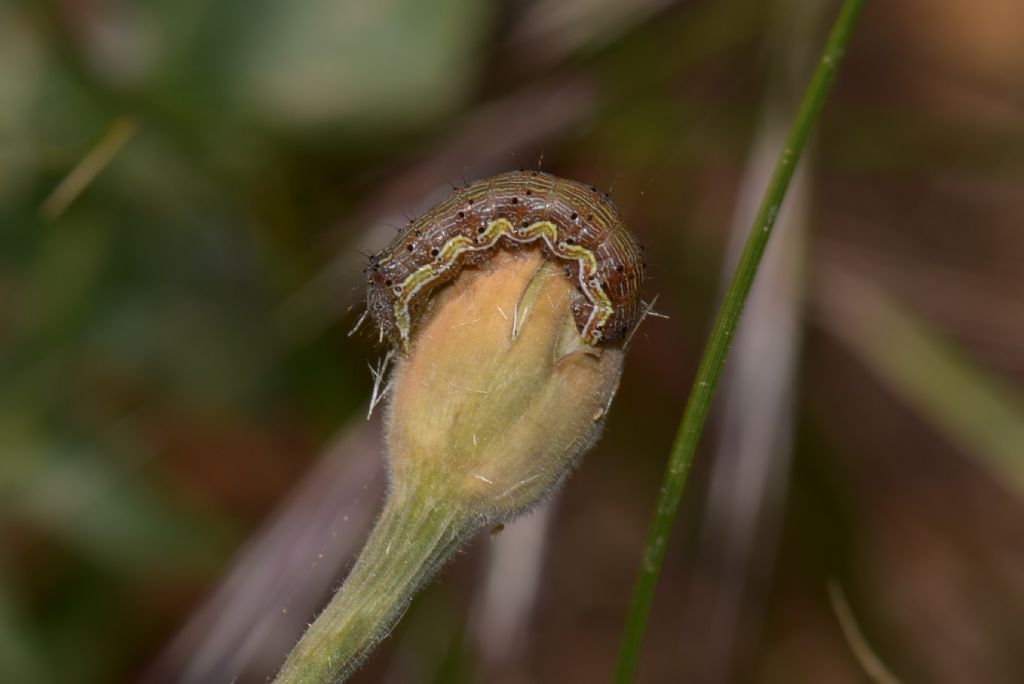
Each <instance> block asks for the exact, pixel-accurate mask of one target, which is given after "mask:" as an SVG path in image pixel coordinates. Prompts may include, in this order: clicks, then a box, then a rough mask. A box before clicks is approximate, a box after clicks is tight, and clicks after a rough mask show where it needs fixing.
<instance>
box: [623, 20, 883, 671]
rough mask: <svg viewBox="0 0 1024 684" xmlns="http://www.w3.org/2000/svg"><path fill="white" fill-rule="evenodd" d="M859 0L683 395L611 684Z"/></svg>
mask: <svg viewBox="0 0 1024 684" xmlns="http://www.w3.org/2000/svg"><path fill="white" fill-rule="evenodd" d="M864 5H865V0H845V2H844V3H843V5H842V7H841V8H840V11H839V15H838V17H837V18H836V21H835V24H834V25H833V27H832V31H831V32H830V34H829V37H828V40H827V42H826V44H825V48H824V50H823V52H822V55H821V58H820V60H819V61H818V65H817V67H816V69H815V71H814V75H813V76H812V78H811V83H810V85H809V86H808V88H807V90H806V92H805V93H804V97H803V100H802V101H801V103H800V107H799V109H798V110H797V114H796V118H795V119H794V121H793V125H792V127H791V128H790V131H789V135H788V136H787V138H786V144H785V146H784V147H783V149H782V152H781V154H780V155H779V159H778V161H777V162H776V165H775V171H774V172H773V174H772V177H771V180H770V181H769V183H768V188H767V189H766V191H765V195H764V198H763V200H762V201H761V206H760V209H759V210H758V212H757V215H756V217H755V218H754V223H753V226H751V229H750V234H749V236H748V237H747V241H746V245H745V246H744V248H743V253H742V255H741V256H740V260H739V263H738V265H737V267H736V272H735V273H734V275H733V278H732V281H731V283H730V285H729V289H728V291H727V292H726V295H725V299H724V300H723V302H722V306H721V308H720V309H719V312H718V317H717V319H716V320H715V325H714V327H713V329H712V331H711V334H710V336H709V339H708V343H707V346H706V347H705V349H704V355H703V357H702V359H701V363H700V367H699V368H698V370H697V376H696V378H695V380H694V384H693V389H692V390H691V392H690V397H689V400H688V401H687V403H686V409H685V411H684V413H683V418H682V421H681V422H680V425H679V430H678V432H677V433H676V438H675V442H674V443H673V445H672V451H671V453H670V455H669V461H668V466H667V468H666V471H665V475H664V478H663V480H662V486H661V490H660V492H659V494H658V500H657V504H656V506H655V511H654V515H653V517H652V520H651V525H650V528H649V530H648V533H647V539H646V542H645V545H644V552H643V557H642V560H641V565H640V569H639V570H638V572H637V576H636V581H635V584H634V587H633V593H632V596H631V599H630V605H629V611H628V613H627V616H626V623H625V626H624V629H623V637H622V645H621V648H620V650H619V659H618V664H617V666H616V670H615V677H614V681H615V682H617V683H618V684H625V683H627V682H631V681H632V680H633V677H634V674H635V672H636V667H637V663H638V662H639V658H640V651H641V647H642V645H643V638H644V633H645V631H646V627H647V620H648V617H649V615H650V612H651V605H652V603H653V600H654V590H655V587H656V585H657V581H658V576H659V574H660V572H661V566H662V562H663V560H664V557H665V547H666V545H667V542H668V537H669V534H670V532H671V531H672V525H673V523H674V521H675V516H676V511H677V510H678V508H679V500H680V498H681V496H682V493H683V488H684V487H685V485H686V477H687V475H688V474H689V472H690V466H691V465H692V463H693V456H694V453H695V452H696V449H697V444H698V442H699V440H700V434H701V432H702V431H703V428H704V423H705V421H706V420H707V415H708V410H709V408H710V405H711V398H712V396H713V394H714V391H715V387H716V385H717V384H718V380H719V377H720V376H721V374H722V367H723V366H724V364H725V359H726V355H727V354H728V351H729V346H730V344H731V342H732V338H733V335H734V334H735V332H736V326H737V325H738V323H739V319H740V316H741V315H742V313H743V307H744V305H745V303H746V301H747V297H748V295H749V294H750V288H751V286H752V284H753V282H754V276H755V275H756V274H757V269H758V267H759V265H760V263H761V258H762V256H763V255H764V250H765V247H766V245H767V244H768V239H769V237H771V233H772V228H773V227H774V225H775V220H776V218H777V217H778V215H779V209H780V207H781V205H782V201H783V199H784V198H785V196H786V191H787V190H788V188H789V183H790V180H791V179H792V177H793V172H794V170H795V169H796V165H797V162H798V161H799V159H800V155H801V153H802V152H803V149H804V146H805V144H806V142H807V138H808V136H809V135H810V132H811V128H812V127H813V125H814V123H815V122H816V121H817V119H818V116H819V115H820V113H821V109H822V105H823V104H824V102H825V97H826V96H827V94H828V92H829V90H830V88H831V85H832V82H833V80H834V79H835V74H836V71H837V70H838V68H839V64H840V62H841V61H842V58H843V56H844V54H845V52H846V46H847V45H848V44H849V41H850V38H851V36H852V34H853V29H854V26H855V25H856V23H857V19H858V18H859V17H860V14H861V12H862V11H863V9H864Z"/></svg>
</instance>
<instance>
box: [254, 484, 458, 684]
mask: <svg viewBox="0 0 1024 684" xmlns="http://www.w3.org/2000/svg"><path fill="white" fill-rule="evenodd" d="M437 501H438V498H437V497H435V496H431V495H430V488H429V487H427V486H415V487H412V488H411V489H410V490H408V491H406V492H396V491H391V492H390V493H389V494H388V497H387V500H386V502H385V504H384V510H383V512H382V513H381V515H380V518H379V519H378V520H377V523H376V524H375V525H374V528H373V531H372V532H371V533H370V537H369V539H367V540H366V545H365V546H364V547H363V551H362V553H360V555H359V560H357V561H356V564H355V566H354V567H353V568H352V572H351V573H350V574H349V576H348V578H346V580H345V583H344V584H343V585H342V586H341V588H340V589H339V590H338V593H337V594H335V595H334V598H332V599H331V602H330V603H329V604H328V605H327V608H325V609H324V611H323V613H321V614H320V616H319V617H317V619H316V621H315V622H313V624H312V625H310V627H309V629H308V630H307V631H306V633H305V634H304V635H303V637H302V639H301V640H300V641H299V643H298V644H296V646H295V648H294V649H293V650H292V652H291V653H290V654H289V656H288V659H287V660H286V661H285V663H284V665H283V666H282V667H281V671H280V673H278V675H277V678H276V679H275V680H274V681H275V682H276V683H277V684H299V683H301V684H333V682H338V681H341V680H343V679H344V678H345V677H347V676H348V675H350V674H351V673H352V672H353V671H354V670H355V669H356V667H358V666H359V665H360V664H361V663H362V661H363V660H364V659H365V658H366V656H367V655H368V654H369V652H370V651H371V650H372V649H373V648H374V646H376V645H377V643H379V642H380V641H381V640H382V639H383V638H384V637H386V636H387V635H388V633H389V632H390V631H391V629H392V628H393V627H394V625H395V623H396V622H398V619H399V618H400V617H401V615H402V613H403V612H404V611H405V608H406V607H407V606H408V605H409V602H410V601H411V600H412V597H413V594H415V592H416V590H417V589H418V588H419V587H420V585H421V584H423V582H425V581H427V580H428V579H429V578H431V577H433V575H434V574H435V572H436V571H437V570H438V569H439V568H440V567H441V565H443V564H444V563H445V562H446V561H447V560H448V559H449V558H450V557H451V556H452V554H453V553H454V552H455V551H456V549H458V548H459V546H461V545H462V543H463V542H464V541H465V540H466V537H467V535H468V534H470V533H471V532H472V531H473V529H475V527H474V526H472V525H469V524H467V523H466V520H465V517H464V516H462V515H461V513H460V512H459V511H457V510H455V509H454V508H453V507H452V506H450V505H438V503H437Z"/></svg>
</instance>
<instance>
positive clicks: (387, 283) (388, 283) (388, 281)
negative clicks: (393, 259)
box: [384, 280, 392, 286]
mask: <svg viewBox="0 0 1024 684" xmlns="http://www.w3.org/2000/svg"><path fill="white" fill-rule="evenodd" d="M391 283H392V281H391V280H385V281H384V284H385V285H389V286H390V285H391Z"/></svg>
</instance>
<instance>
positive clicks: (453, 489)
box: [387, 250, 623, 524]
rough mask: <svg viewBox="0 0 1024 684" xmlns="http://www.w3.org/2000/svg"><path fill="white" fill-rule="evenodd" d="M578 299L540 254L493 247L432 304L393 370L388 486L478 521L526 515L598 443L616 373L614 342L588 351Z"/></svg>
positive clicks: (619, 356) (618, 351) (619, 354)
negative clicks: (425, 495)
mask: <svg viewBox="0 0 1024 684" xmlns="http://www.w3.org/2000/svg"><path fill="white" fill-rule="evenodd" d="M575 296H578V295H577V292H576V290H575V289H574V287H573V284H572V283H571V282H570V281H569V280H568V279H566V278H565V276H564V275H563V273H562V271H561V270H560V269H558V268H557V267H556V266H555V265H554V264H552V263H551V262H550V261H548V260H545V259H544V258H543V257H542V255H541V253H540V252H539V251H536V250H531V251H529V252H523V253H508V252H501V253H499V254H497V255H496V256H495V257H494V258H493V259H492V261H491V262H489V264H488V266H487V267H486V268H484V269H482V270H478V271H472V272H465V273H463V274H462V275H461V276H460V278H459V280H458V281H457V282H456V283H454V284H453V285H452V286H451V287H449V288H447V289H446V290H445V291H443V292H441V293H439V294H438V295H437V296H436V297H435V299H434V301H433V311H432V313H431V315H430V317H429V320H428V321H426V322H425V324H424V325H423V326H422V329H421V330H420V332H419V335H418V338H417V339H416V342H415V345H414V347H413V349H412V351H411V353H410V354H409V355H408V356H406V357H405V358H403V359H402V360H401V361H400V363H399V365H398V368H397V370H396V374H395V377H394V386H393V388H392V393H393V394H392V397H393V399H392V402H391V406H390V410H389V415H388V423H387V440H388V452H389V456H390V469H391V478H392V479H391V482H392V487H393V488H395V489H396V490H400V489H405V488H408V487H416V486H421V485H422V484H423V483H428V484H429V486H430V487H431V488H432V489H433V491H434V492H435V494H436V495H437V496H439V497H441V498H440V499H439V502H440V501H443V505H447V506H453V507H456V508H458V509H460V510H462V511H464V514H465V515H469V516H471V517H473V518H474V519H476V520H477V521H478V523H479V524H489V523H494V522H504V521H506V520H508V519H509V518H511V517H513V516H515V515H517V514H519V513H521V512H523V511H525V510H527V509H529V508H530V507H531V506H533V505H534V504H536V503H537V502H538V501H539V500H540V499H542V498H543V497H544V495H545V494H547V493H548V492H550V491H551V490H552V488H554V487H555V486H556V485H557V484H558V483H559V482H560V481H561V480H562V478H563V477H564V476H565V475H566V473H567V472H568V471H569V469H570V468H571V467H572V465H573V463H574V462H575V461H576V459H577V458H578V457H579V455H580V454H581V453H583V451H585V450H586V449H587V448H589V447H590V446H591V445H592V444H593V443H594V441H595V440H596V438H597V436H598V434H599V432H600V430H601V427H602V425H603V423H604V416H605V413H606V410H607V407H608V405H609V403H610V402H611V400H612V397H613V396H614V394H615V390H616V388H617V386H618V383H619V376H620V375H621V373H622V360H623V350H622V347H621V346H592V345H589V344H586V343H585V342H584V341H583V340H582V338H581V337H580V334H579V332H578V331H577V328H576V324H575V322H574V320H573V316H572V301H573V298H574V297H575Z"/></svg>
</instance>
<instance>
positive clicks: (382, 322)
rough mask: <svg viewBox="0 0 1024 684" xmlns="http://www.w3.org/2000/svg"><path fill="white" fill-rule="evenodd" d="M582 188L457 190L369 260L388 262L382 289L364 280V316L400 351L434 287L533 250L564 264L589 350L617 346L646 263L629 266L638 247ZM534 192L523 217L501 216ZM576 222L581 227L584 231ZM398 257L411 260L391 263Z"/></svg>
mask: <svg viewBox="0 0 1024 684" xmlns="http://www.w3.org/2000/svg"><path fill="white" fill-rule="evenodd" d="M586 188H587V186H584V185H581V184H580V183H577V182H575V181H571V180H565V179H556V178H555V177H554V176H551V175H549V174H547V173H543V172H522V171H520V172H512V173H506V174H501V175H499V176H496V177H494V178H491V179H486V180H482V181H477V182H475V183H470V184H469V185H466V186H465V187H463V188H459V189H458V190H456V192H455V193H454V195H453V196H452V198H451V199H450V200H446V201H444V202H442V203H440V204H438V205H437V206H435V207H434V208H432V209H430V210H429V211H427V212H426V213H425V214H423V215H422V216H420V217H419V218H417V219H414V220H413V222H412V223H411V225H410V226H409V227H408V228H406V229H405V230H404V231H403V232H402V233H401V234H400V235H398V236H397V237H396V238H395V239H394V240H393V241H392V242H391V244H390V245H389V246H388V247H387V249H384V250H382V251H381V252H379V253H378V254H377V255H374V256H373V257H370V265H371V267H372V270H373V271H379V270H383V269H382V268H381V266H380V265H379V264H380V263H381V262H385V263H386V264H387V276H388V280H387V281H386V284H382V281H381V280H377V279H376V278H378V277H379V276H374V275H373V274H372V273H370V274H369V275H368V276H367V281H368V290H367V308H368V310H369V312H370V314H371V315H372V316H373V318H374V320H375V322H376V323H377V327H378V328H380V329H381V330H382V331H383V332H384V334H385V335H386V336H387V337H388V338H389V339H390V340H391V341H392V342H394V343H397V344H400V345H401V346H403V347H405V346H406V345H407V343H408V341H409V339H410V338H411V336H412V334H413V331H414V328H415V322H416V318H417V316H418V315H419V314H420V313H421V312H422V311H424V308H423V306H422V304H423V302H424V301H425V300H426V299H428V298H429V297H430V296H431V293H432V292H433V290H434V289H435V288H436V287H438V286H439V285H442V284H444V283H446V282H449V281H450V280H452V279H453V278H455V277H457V276H458V274H459V273H460V272H461V270H462V268H463V266H464V265H465V264H467V263H472V264H478V263H479V262H480V260H482V259H487V258H489V257H490V255H491V254H493V253H494V252H495V251H497V250H499V249H510V248H521V249H539V250H541V251H542V252H544V253H545V254H547V256H548V258H550V259H554V260H557V261H561V262H562V263H563V264H564V268H563V269H562V270H563V271H564V273H565V276H566V278H568V279H569V280H570V281H571V282H572V283H573V284H574V285H575V287H576V288H577V290H578V291H579V293H580V295H579V296H578V297H577V298H576V299H575V300H574V302H573V305H572V315H573V318H574V320H575V322H576V327H577V329H578V330H579V331H580V333H581V335H582V336H583V339H584V340H585V341H586V342H587V343H588V344H594V345H596V344H602V343H605V342H609V341H612V342H614V341H616V340H619V339H622V338H624V337H625V335H626V333H627V332H628V331H629V330H631V329H632V328H633V326H634V325H635V324H636V321H637V320H638V318H639V315H640V312H641V306H640V301H639V285H640V282H641V281H642V280H643V273H644V269H645V268H646V264H644V265H643V266H639V267H634V266H633V264H637V263H640V262H641V256H640V254H641V251H640V246H639V244H638V243H637V242H636V240H635V239H634V238H633V237H632V235H630V234H629V232H628V231H627V230H626V229H625V226H624V225H623V222H622V219H621V218H620V217H619V215H618V211H617V209H616V208H615V206H614V205H613V204H611V203H609V202H605V201H604V200H603V199H602V196H601V195H600V194H588V193H586ZM591 190H593V187H591ZM535 193H536V195H540V196H542V197H544V199H545V201H544V204H543V206H542V207H536V208H533V209H531V211H530V215H529V216H527V217H525V218H524V217H523V216H522V215H521V214H520V215H519V216H516V215H515V214H514V213H511V212H510V210H509V209H508V208H507V207H508V206H509V205H510V204H515V205H518V204H523V202H520V200H521V199H522V198H523V197H533V196H536V195H535ZM588 197H589V199H588ZM474 198H475V199H474ZM581 198H582V199H581ZM476 200H479V202H477V201H476ZM570 203H571V204H570ZM475 205H479V209H478V211H480V212H482V214H481V217H488V218H487V219H484V220H480V221H479V222H474V223H470V224H468V225H467V223H466V222H465V221H466V219H467V218H468V217H467V214H468V213H469V209H468V208H467V207H474V206H475ZM573 205H575V206H573ZM595 209H599V211H594V210H595ZM588 210H589V211H588ZM567 216H568V217H569V218H568V219H566V218H565V217H567ZM583 216H586V221H587V224H586V228H585V230H583V231H582V232H581V225H582V220H583V219H582V217H583ZM517 219H518V220H517ZM513 222H514V226H513ZM473 227H475V228H476V234H475V236H474V237H475V239H472V240H468V239H467V235H466V233H467V232H472V229H473ZM428 229H429V230H428ZM485 236H489V237H493V238H494V239H493V240H490V239H485ZM612 237H614V239H609V238H612ZM568 245H573V249H571V250H569V249H568ZM596 245H603V246H602V251H601V254H600V256H598V255H597V254H596V253H595V252H594V251H593V249H592V246H596ZM403 250H404V251H405V252H407V253H408V255H409V256H404V255H403V257H402V259H392V257H393V256H394V254H395V253H396V252H399V251H403ZM472 253H475V256H473V258H472V259H471V260H470V259H468V256H469V255H470V254H472ZM442 254H443V256H442ZM627 264H628V265H629V266H627ZM559 265H560V266H561V265H562V264H559ZM414 275H415V280H413V279H412V278H413V277H414Z"/></svg>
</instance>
